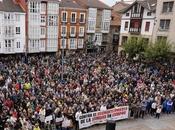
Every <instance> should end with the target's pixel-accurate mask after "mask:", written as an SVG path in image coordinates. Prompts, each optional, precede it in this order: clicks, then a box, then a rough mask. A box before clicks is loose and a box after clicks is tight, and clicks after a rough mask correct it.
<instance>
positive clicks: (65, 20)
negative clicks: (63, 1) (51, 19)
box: [61, 12, 67, 22]
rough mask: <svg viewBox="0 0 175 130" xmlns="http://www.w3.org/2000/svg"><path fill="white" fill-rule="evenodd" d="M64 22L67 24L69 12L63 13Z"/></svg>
mask: <svg viewBox="0 0 175 130" xmlns="http://www.w3.org/2000/svg"><path fill="white" fill-rule="evenodd" d="M61 19H62V22H67V12H62V18H61Z"/></svg>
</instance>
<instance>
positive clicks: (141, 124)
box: [84, 114, 175, 130]
mask: <svg viewBox="0 0 175 130" xmlns="http://www.w3.org/2000/svg"><path fill="white" fill-rule="evenodd" d="M84 130H105V125H98V126H94V127H91V128H87V129H84ZM116 130H175V114H173V115H163V117H160V119H159V120H158V119H156V118H154V117H147V118H145V119H137V120H136V119H130V120H124V121H118V122H117V123H116Z"/></svg>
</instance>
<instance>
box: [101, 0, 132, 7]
mask: <svg viewBox="0 0 175 130" xmlns="http://www.w3.org/2000/svg"><path fill="white" fill-rule="evenodd" d="M101 1H103V2H104V3H106V4H108V5H109V6H112V5H114V4H115V2H116V1H121V0H101ZM124 1H134V0H124Z"/></svg>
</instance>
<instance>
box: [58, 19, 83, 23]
mask: <svg viewBox="0 0 175 130" xmlns="http://www.w3.org/2000/svg"><path fill="white" fill-rule="evenodd" d="M61 22H62V23H71V24H77V23H80V24H85V23H86V19H84V21H82V19H79V18H77V19H75V21H72V19H71V18H67V19H66V21H62V19H61Z"/></svg>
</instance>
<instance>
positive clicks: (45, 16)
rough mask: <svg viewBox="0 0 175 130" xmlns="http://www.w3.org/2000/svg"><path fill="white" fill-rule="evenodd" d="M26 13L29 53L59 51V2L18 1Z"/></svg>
mask: <svg viewBox="0 0 175 130" xmlns="http://www.w3.org/2000/svg"><path fill="white" fill-rule="evenodd" d="M18 3H19V4H20V5H21V6H22V7H23V8H24V9H25V11H26V14H27V15H26V24H27V26H26V37H27V40H26V45H27V52H28V53H40V52H57V51H58V29H59V28H58V23H59V21H58V16H59V1H58V0H18Z"/></svg>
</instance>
